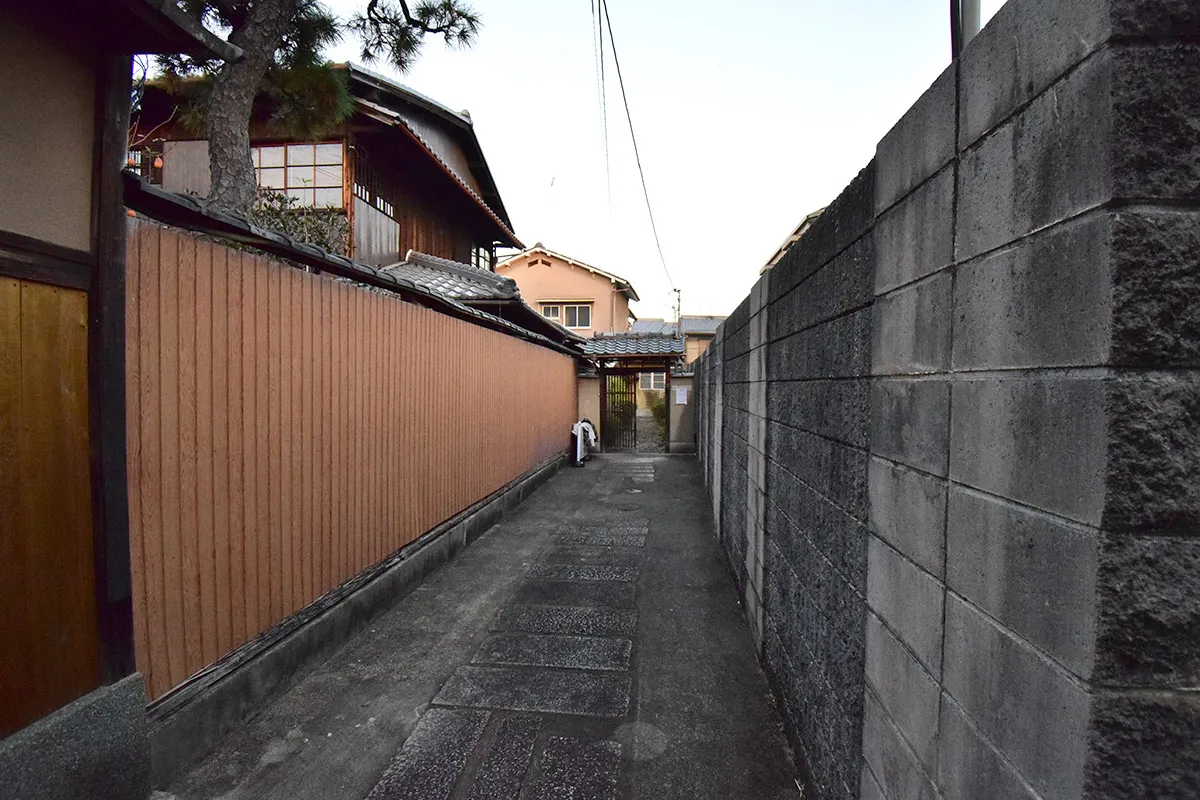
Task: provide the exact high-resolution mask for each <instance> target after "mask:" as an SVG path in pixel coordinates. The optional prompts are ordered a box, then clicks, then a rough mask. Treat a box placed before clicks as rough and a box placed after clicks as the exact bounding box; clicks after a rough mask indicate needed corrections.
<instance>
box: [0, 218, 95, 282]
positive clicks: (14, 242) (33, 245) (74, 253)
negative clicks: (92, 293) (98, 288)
mask: <svg viewBox="0 0 1200 800" xmlns="http://www.w3.org/2000/svg"><path fill="white" fill-rule="evenodd" d="M95 263H96V257H95V256H94V255H93V254H91V253H89V252H87V251H85V250H74V249H72V248H70V247H60V246H59V245H55V244H51V243H49V242H44V241H42V240H41V239H34V238H32V237H29V236H22V235H20V234H17V233H9V232H8V231H0V277H5V278H19V279H20V280H25V281H37V282H38V283H48V284H50V285H52V286H62V287H64V288H67V289H83V290H84V291H86V290H87V289H89V288H90V287H91V282H92V269H93V267H94V265H95Z"/></svg>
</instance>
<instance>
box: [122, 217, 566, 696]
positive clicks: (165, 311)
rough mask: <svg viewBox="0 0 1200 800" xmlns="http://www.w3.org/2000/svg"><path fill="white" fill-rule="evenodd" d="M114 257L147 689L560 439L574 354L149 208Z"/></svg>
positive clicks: (172, 680) (199, 664) (472, 497)
mask: <svg viewBox="0 0 1200 800" xmlns="http://www.w3.org/2000/svg"><path fill="white" fill-rule="evenodd" d="M128 265H129V270H128V298H129V300H128V308H127V311H128V345H127V347H128V352H127V361H128V437H129V441H128V445H129V484H130V493H129V504H130V508H129V512H130V534H131V549H132V564H133V583H134V589H133V591H134V625H135V640H136V655H137V666H138V670H139V671H140V672H142V673H143V674H144V675H145V677H146V681H147V691H148V694H149V696H150V698H151V699H154V698H157V697H160V696H162V695H163V694H164V693H165V692H167V691H168V690H169V689H171V688H172V687H173V686H175V685H177V684H178V683H179V682H180V681H182V680H183V679H185V678H187V677H188V676H189V675H191V674H193V673H195V672H196V671H197V670H199V669H201V668H203V667H205V666H207V665H209V664H211V663H212V662H214V661H216V660H217V659H218V658H220V657H221V656H222V655H224V654H227V653H229V652H230V651H231V650H233V649H234V648H236V647H238V646H239V645H241V644H243V643H244V642H246V641H248V640H249V639H251V638H253V637H254V636H255V635H257V634H259V633H261V632H262V631H264V630H266V629H267V628H269V627H270V626H272V625H274V624H275V623H277V622H279V621H280V620H282V619H284V618H285V617H287V616H288V615H289V614H292V613H293V612H295V611H297V610H299V609H300V608H302V607H304V606H305V605H307V604H308V603H310V602H312V601H313V600H314V599H316V598H317V597H319V596H321V595H322V594H324V593H325V592H328V591H329V590H330V589H332V588H334V587H335V586H337V585H339V584H340V583H342V582H344V581H346V580H348V579H350V578H352V577H353V576H355V575H356V574H358V573H359V572H361V571H362V570H364V569H366V568H368V567H370V566H372V565H374V564H377V563H378V562H380V561H381V560H383V559H385V558H386V557H388V556H389V555H390V554H392V553H394V552H395V551H396V550H398V549H399V548H401V547H403V546H404V545H406V544H409V543H411V542H412V541H414V540H415V539H416V538H418V537H419V536H420V535H421V534H422V533H424V532H425V531H427V530H429V529H431V528H433V527H435V526H436V525H437V524H438V523H440V522H442V521H444V520H446V519H448V518H449V517H451V516H453V515H454V514H456V513H458V512H459V511H461V510H463V509H464V508H466V507H468V506H470V505H471V504H472V503H474V502H476V501H478V500H481V499H483V498H484V497H486V496H487V495H489V494H490V493H492V492H493V491H495V490H497V489H499V488H501V487H502V486H504V485H505V484H506V483H508V482H509V481H511V480H513V479H514V478H516V477H518V476H519V475H521V474H522V473H524V472H526V471H528V470H529V469H531V468H533V467H534V466H536V465H537V464H539V463H541V462H543V461H545V460H546V459H548V458H550V457H552V456H553V455H554V454H555V453H557V452H560V451H562V450H563V449H565V447H566V445H567V441H568V436H569V432H570V424H571V422H572V421H573V417H574V414H575V406H576V400H575V367H574V363H573V361H572V359H571V358H569V357H568V356H565V355H562V354H559V353H557V352H554V351H552V350H549V349H547V348H543V347H539V346H537V345H534V344H531V343H529V342H526V341H522V340H520V339H517V338H514V337H511V336H507V335H505V334H502V333H498V332H495V331H492V330H489V329H486V328H483V327H480V326H477V325H473V324H470V323H468V322H464V321H460V320H457V319H453V318H450V317H447V316H444V315H442V314H439V313H437V312H435V311H431V310H428V309H425V308H422V307H420V306H416V305H413V304H410V303H406V302H403V301H401V300H400V299H399V298H397V297H394V296H391V295H388V294H385V293H382V292H376V291H371V290H367V289H364V288H363V287H361V286H358V285H356V284H352V283H349V282H345V281H338V280H335V279H331V278H328V277H324V276H320V275H315V274H311V273H306V272H303V271H301V270H298V269H293V268H290V267H287V266H284V265H281V264H280V263H278V262H275V261H272V260H270V259H267V258H264V257H260V256H256V255H252V254H248V253H243V252H239V251H235V250H231V249H229V248H227V247H224V246H221V245H219V244H213V243H211V242H207V241H203V240H198V239H197V238H195V237H193V236H191V235H189V234H186V233H182V232H179V231H176V230H173V229H168V228H163V227H160V226H158V225H156V224H153V223H149V222H145V221H141V220H131V221H130V239H129V247H128Z"/></svg>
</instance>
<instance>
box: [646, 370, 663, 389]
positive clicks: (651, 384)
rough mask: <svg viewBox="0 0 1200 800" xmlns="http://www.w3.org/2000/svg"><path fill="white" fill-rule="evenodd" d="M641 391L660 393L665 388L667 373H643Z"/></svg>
mask: <svg viewBox="0 0 1200 800" xmlns="http://www.w3.org/2000/svg"><path fill="white" fill-rule="evenodd" d="M641 378H642V389H643V391H647V392H649V391H655V390H657V391H660V392H661V391H662V390H663V389H665V388H667V373H665V372H643V373H642V375H641Z"/></svg>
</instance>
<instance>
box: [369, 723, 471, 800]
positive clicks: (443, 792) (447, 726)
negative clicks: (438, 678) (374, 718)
mask: <svg viewBox="0 0 1200 800" xmlns="http://www.w3.org/2000/svg"><path fill="white" fill-rule="evenodd" d="M489 716H490V715H489V714H488V713H487V712H486V711H467V710H461V709H443V708H431V709H430V710H429V711H427V712H425V715H424V716H423V717H421V721H420V722H418V723H417V727H415V728H414V729H413V732H412V733H411V734H410V735H409V737H408V739H407V741H405V742H404V746H403V747H401V748H400V752H399V753H397V754H396V757H395V758H393V759H392V762H391V763H390V764H389V765H388V768H387V770H386V771H385V772H384V773H383V777H382V778H380V779H379V783H377V784H375V788H374V789H372V790H371V793H370V794H369V795H367V800H393V799H395V800H401V798H402V799H403V800H446V799H447V798H449V797H450V795H451V794H452V793H453V792H454V785H455V783H457V782H458V778H459V776H460V775H461V774H462V771H463V767H465V766H466V764H467V759H468V758H470V756H471V752H472V751H473V750H474V749H475V745H476V743H477V742H478V741H479V737H480V735H481V734H482V733H483V729H484V727H485V726H486V725H487V721H488V717H489Z"/></svg>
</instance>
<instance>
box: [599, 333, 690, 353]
mask: <svg viewBox="0 0 1200 800" xmlns="http://www.w3.org/2000/svg"><path fill="white" fill-rule="evenodd" d="M583 352H584V354H585V355H589V356H639V355H644V356H660V355H661V356H675V355H678V356H681V355H683V339H680V338H679V337H676V336H663V335H661V334H653V333H615V334H597V335H596V336H595V337H594V338H592V339H588V340H586V341H585V342H584V344H583Z"/></svg>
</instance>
